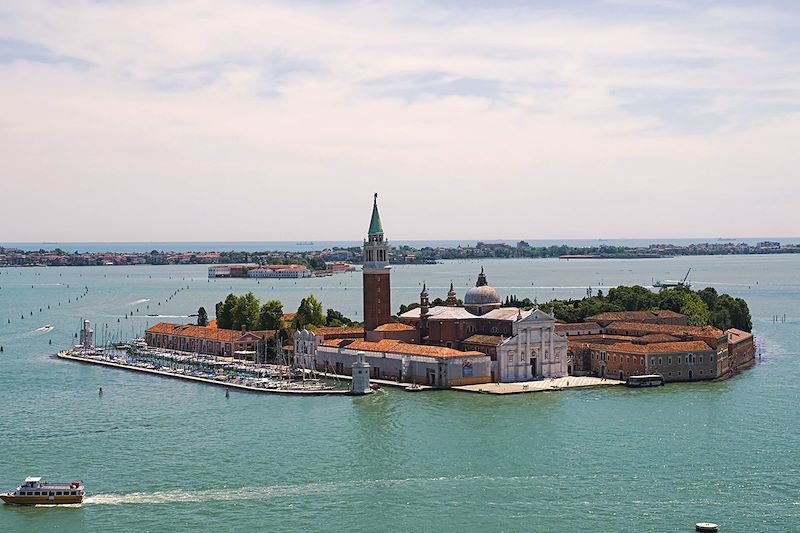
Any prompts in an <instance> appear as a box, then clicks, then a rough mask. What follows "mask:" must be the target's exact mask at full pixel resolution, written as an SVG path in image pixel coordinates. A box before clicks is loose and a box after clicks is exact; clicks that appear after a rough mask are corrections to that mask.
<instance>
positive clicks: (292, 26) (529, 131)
mask: <svg viewBox="0 0 800 533" xmlns="http://www.w3.org/2000/svg"><path fill="white" fill-rule="evenodd" d="M799 22H800V6H798V5H797V4H796V3H793V2H788V1H785V0H766V1H763V2H755V1H745V0H742V1H736V2H724V1H716V0H699V1H697V2H685V1H683V0H657V1H656V0H654V1H644V2H632V1H630V0H580V1H577V2H570V3H563V2H555V1H553V0H542V1H540V2H535V3H532V2H524V1H521V0H519V1H518V0H503V1H500V2H485V1H479V0H470V1H468V2H452V1H449V0H431V1H420V0H417V1H410V2H403V3H372V2H361V1H348V0H343V1H339V2H333V3H329V2H321V1H319V2H317V1H313V0H309V1H302V2H285V1H273V2H269V1H267V2H258V3H255V2H250V1H248V0H232V1H230V2H225V3H224V4H221V3H216V2H212V1H210V0H185V1H181V2H170V3H161V2H149V1H148V2H141V1H138V0H120V1H118V2H91V1H78V2H70V3H64V2H58V1H51V0H30V1H26V2H18V3H9V4H8V5H6V6H5V7H4V8H3V9H2V11H0V80H2V83H0V117H2V119H0V154H1V155H2V160H3V170H2V174H0V176H2V188H1V189H0V190H1V191H2V194H3V199H4V203H3V204H4V205H3V209H2V210H0V228H2V230H0V239H1V240H3V241H4V242H40V241H43V242H50V241H61V242H215V241H228V242H232V241H235V242H263V241H276V240H286V241H293V240H302V239H308V238H313V239H319V240H326V241H337V240H359V239H361V238H363V236H364V233H365V231H366V227H367V225H368V221H369V215H370V210H371V205H372V194H373V193H374V192H378V193H379V194H380V196H379V205H380V210H381V215H382V218H383V221H384V227H385V229H386V233H387V235H388V237H389V239H393V240H435V239H442V238H443V237H446V238H447V239H451V240H467V239H470V240H472V239H474V236H475V235H484V236H492V235H494V236H497V235H529V236H536V238H538V239H550V240H558V239H563V240H571V239H586V238H597V237H603V238H610V239H655V240H658V239H668V238H672V237H671V236H674V235H683V236H685V237H683V238H697V239H703V238H708V239H716V238H717V237H705V236H708V235H715V236H722V237H723V238H726V237H728V236H730V235H739V236H741V235H746V236H759V235H786V234H788V233H791V232H792V231H794V230H793V229H792V228H795V227H797V223H798V222H800V217H799V216H798V215H797V212H796V211H797V210H796V204H797V199H798V198H800V180H797V179H796V177H795V175H794V174H796V170H795V169H797V168H798V167H799V166H800V151H798V150H796V148H795V144H796V139H797V138H800V66H798V62H797V60H796V58H797V57H798V55H799V54H798V53H799V52H800V34H798V33H797V31H796V28H797V27H798V23H799ZM587 235H588V236H589V237H587ZM608 236H611V237H608ZM521 238H525V237H521ZM530 238H532V237H527V239H530ZM738 238H756V237H738ZM497 239H498V237H486V238H484V239H482V240H497Z"/></svg>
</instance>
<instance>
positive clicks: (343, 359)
mask: <svg viewBox="0 0 800 533" xmlns="http://www.w3.org/2000/svg"><path fill="white" fill-rule="evenodd" d="M359 353H363V354H364V356H365V360H366V362H367V363H369V365H370V377H371V378H373V379H388V380H394V381H400V382H405V383H420V384H424V385H430V386H432V387H442V388H445V387H453V386H458V385H474V384H477V383H488V382H490V380H491V375H492V361H491V359H490V358H489V357H488V356H487V355H485V354H483V353H481V352H464V351H460V350H453V349H452V348H443V347H441V346H425V345H421V344H408V343H405V342H402V341H397V340H391V339H384V340H381V341H380V342H370V341H363V340H351V339H334V340H328V341H324V342H323V343H322V344H320V345H319V346H318V347H317V350H316V355H315V357H314V368H316V370H318V371H320V372H332V373H335V374H345V375H350V374H351V373H352V368H353V363H354V362H355V361H356V360H357V358H358V355H359Z"/></svg>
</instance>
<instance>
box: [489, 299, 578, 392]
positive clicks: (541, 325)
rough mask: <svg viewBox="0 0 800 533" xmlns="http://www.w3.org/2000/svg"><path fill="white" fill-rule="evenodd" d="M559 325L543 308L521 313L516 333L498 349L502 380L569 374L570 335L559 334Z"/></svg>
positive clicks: (509, 380)
mask: <svg viewBox="0 0 800 533" xmlns="http://www.w3.org/2000/svg"><path fill="white" fill-rule="evenodd" d="M555 324H556V319H555V318H553V317H552V316H551V315H549V314H547V313H545V312H544V311H542V310H541V309H539V308H534V310H533V311H532V312H531V314H530V315H528V316H526V317H523V316H522V315H520V316H519V318H518V320H517V321H515V322H514V323H513V325H512V332H513V334H512V336H511V337H510V338H508V339H507V340H505V341H503V343H502V344H501V345H500V346H499V347H498V348H497V368H498V371H499V376H498V377H499V380H500V381H501V382H504V383H511V382H514V381H529V380H532V379H536V378H556V377H562V376H566V375H567V338H566V337H564V336H562V335H560V334H558V333H556V330H555Z"/></svg>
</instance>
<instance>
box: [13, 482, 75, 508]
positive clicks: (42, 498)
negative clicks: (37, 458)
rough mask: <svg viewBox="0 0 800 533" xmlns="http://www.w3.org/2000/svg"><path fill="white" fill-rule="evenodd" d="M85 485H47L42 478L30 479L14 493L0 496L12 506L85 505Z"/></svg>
mask: <svg viewBox="0 0 800 533" xmlns="http://www.w3.org/2000/svg"><path fill="white" fill-rule="evenodd" d="M84 495H85V493H84V490H83V483H81V482H80V481H71V482H69V483H47V482H46V481H42V478H40V477H28V478H25V481H24V482H23V484H22V485H20V486H19V487H17V490H15V491H13V492H7V493H5V494H0V498H1V499H2V500H3V501H4V502H5V503H8V504H11V505H65V504H76V503H83V497H84Z"/></svg>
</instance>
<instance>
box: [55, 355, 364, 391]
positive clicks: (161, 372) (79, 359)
mask: <svg viewBox="0 0 800 533" xmlns="http://www.w3.org/2000/svg"><path fill="white" fill-rule="evenodd" d="M56 356H57V357H58V358H59V359H64V360H68V361H76V362H78V363H84V364H92V365H100V366H105V367H110V368H117V369H119V370H129V371H131V372H141V373H144V374H152V375H156V376H161V377H166V378H174V379H183V380H186V381H195V382H199V383H205V384H207V385H216V386H217V387H225V388H227V389H238V390H245V391H248V392H257V393H262V394H280V395H284V396H349V395H350V391H349V390H343V389H333V390H300V389H268V388H262V387H251V386H248V385H242V384H240V383H231V382H228V381H222V380H218V379H211V378H201V377H198V376H187V375H185V374H177V373H174V372H166V371H164V370H155V369H152V368H142V367H138V366H131V365H126V364H121V363H116V362H113V361H108V360H102V359H90V358H88V357H81V356H78V355H72V354H69V353H67V352H63V351H62V352H58V353H57V354H56Z"/></svg>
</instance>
